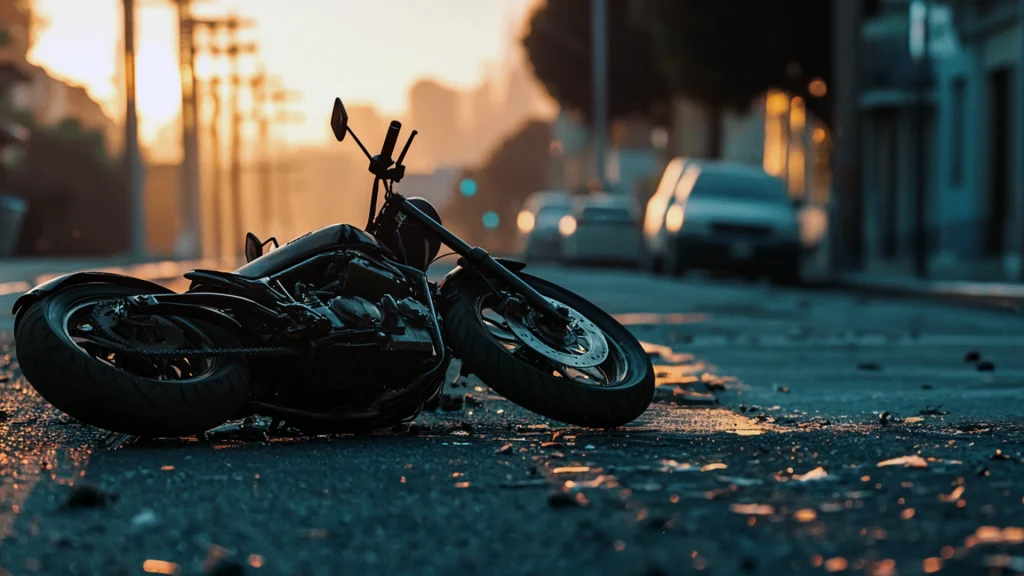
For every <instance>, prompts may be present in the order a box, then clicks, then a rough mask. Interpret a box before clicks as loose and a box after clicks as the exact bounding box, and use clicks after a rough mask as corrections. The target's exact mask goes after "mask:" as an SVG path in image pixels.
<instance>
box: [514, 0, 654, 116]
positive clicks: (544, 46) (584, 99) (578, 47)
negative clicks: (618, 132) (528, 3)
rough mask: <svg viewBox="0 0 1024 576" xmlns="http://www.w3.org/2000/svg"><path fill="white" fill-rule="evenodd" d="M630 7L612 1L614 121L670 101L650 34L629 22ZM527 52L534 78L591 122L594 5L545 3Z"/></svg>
mask: <svg viewBox="0 0 1024 576" xmlns="http://www.w3.org/2000/svg"><path fill="white" fill-rule="evenodd" d="M629 5H630V2H628V1H627V0H609V1H608V12H609V14H608V110H609V115H610V116H611V117H612V118H616V117H622V116H626V115H629V114H632V113H642V114H646V113H648V112H649V110H650V108H651V105H652V104H655V103H657V102H658V101H660V100H662V99H664V98H665V97H667V95H668V86H667V83H666V81H665V78H664V76H663V75H662V73H661V69H660V68H659V66H658V62H657V61H656V60H655V58H654V55H653V52H652V49H651V42H650V40H649V39H648V37H647V32H646V31H645V30H643V29H641V28H638V27H636V26H633V25H632V24H631V22H630V18H629V16H630V8H629ZM523 46H524V48H525V49H526V54H527V56H528V58H529V61H530V64H531V65H532V67H533V71H534V74H535V75H536V76H537V78H538V79H539V80H540V82H541V83H542V84H543V85H544V87H545V88H546V89H547V91H548V93H549V94H551V96H552V97H553V98H554V99H555V100H557V101H558V103H559V104H561V105H562V106H563V107H564V108H566V109H569V110H573V111H577V112H580V113H581V114H582V115H583V116H584V117H585V118H590V116H591V114H592V112H593V110H592V108H593V100H594V96H593V64H592V51H591V0H555V1H548V2H545V3H542V4H541V5H540V6H539V7H538V8H537V9H536V10H535V11H534V12H533V14H532V15H531V17H530V21H529V30H528V32H527V33H526V35H525V36H524V37H523Z"/></svg>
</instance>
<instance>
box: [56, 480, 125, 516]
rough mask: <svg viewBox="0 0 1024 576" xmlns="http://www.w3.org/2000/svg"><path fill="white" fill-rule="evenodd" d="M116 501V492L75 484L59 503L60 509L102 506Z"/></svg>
mask: <svg viewBox="0 0 1024 576" xmlns="http://www.w3.org/2000/svg"><path fill="white" fill-rule="evenodd" d="M115 502H117V494H113V493H110V492H104V491H103V490H100V489H99V488H97V487H95V486H89V485H88V484H83V485H79V486H75V487H74V488H72V489H71V492H69V493H68V497H67V500H65V501H64V503H63V504H61V508H62V509H65V510H67V509H74V508H103V507H105V506H108V505H110V504H113V503H115Z"/></svg>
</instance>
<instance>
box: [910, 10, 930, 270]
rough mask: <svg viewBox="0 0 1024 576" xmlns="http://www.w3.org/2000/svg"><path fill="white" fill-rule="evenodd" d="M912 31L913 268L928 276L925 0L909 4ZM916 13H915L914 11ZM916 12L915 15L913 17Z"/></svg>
mask: <svg viewBox="0 0 1024 576" xmlns="http://www.w3.org/2000/svg"><path fill="white" fill-rule="evenodd" d="M910 11H911V13H910V17H911V18H910V22H911V24H910V25H911V34H912V35H913V33H914V30H913V27H914V26H915V24H917V25H919V26H920V28H921V29H920V34H921V45H920V54H919V55H917V58H916V59H917V77H916V79H915V80H916V84H917V86H916V92H917V94H916V95H917V101H916V102H915V104H914V116H915V122H914V125H915V127H916V128H917V130H916V134H915V140H916V142H915V144H916V146H915V147H916V148H917V150H916V155H915V158H914V163H915V166H914V168H915V178H914V179H915V182H914V184H915V186H914V270H915V272H916V274H917V277H918V278H927V277H928V229H927V226H928V211H927V197H928V135H927V134H925V132H926V130H927V128H928V89H929V87H930V86H931V72H932V70H931V62H932V60H931V54H930V50H929V48H930V46H929V42H928V40H929V28H931V22H930V18H931V9H930V6H929V3H928V0H916V1H914V2H912V3H911V5H910ZM915 13H916V14H915ZM915 16H917V18H915Z"/></svg>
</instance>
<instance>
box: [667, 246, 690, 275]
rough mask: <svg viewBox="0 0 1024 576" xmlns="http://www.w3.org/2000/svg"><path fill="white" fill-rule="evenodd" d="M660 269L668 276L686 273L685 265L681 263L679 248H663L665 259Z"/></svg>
mask: <svg viewBox="0 0 1024 576" xmlns="http://www.w3.org/2000/svg"><path fill="white" fill-rule="evenodd" d="M662 270H663V271H664V272H665V274H667V275H669V276H683V275H685V274H686V265H685V264H684V263H683V258H682V255H681V254H679V249H678V248H674V247H669V248H668V249H666V250H665V261H664V263H663V264H662Z"/></svg>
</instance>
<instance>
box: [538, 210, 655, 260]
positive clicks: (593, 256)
mask: <svg viewBox="0 0 1024 576" xmlns="http://www.w3.org/2000/svg"><path fill="white" fill-rule="evenodd" d="M574 204H575V206H574V209H573V212H572V214H569V215H566V216H563V217H562V219H561V221H560V222H559V223H558V230H559V232H560V233H561V234H562V236H563V237H564V253H565V260H566V262H569V263H574V264H583V263H592V264H621V265H627V266H636V265H639V264H640V260H641V258H642V256H643V233H642V231H641V229H640V228H641V223H640V210H639V206H638V205H637V202H636V200H635V199H634V198H633V197H631V196H622V195H609V194H598V195H593V196H582V197H579V198H577V199H576V201H575V203H574Z"/></svg>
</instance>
